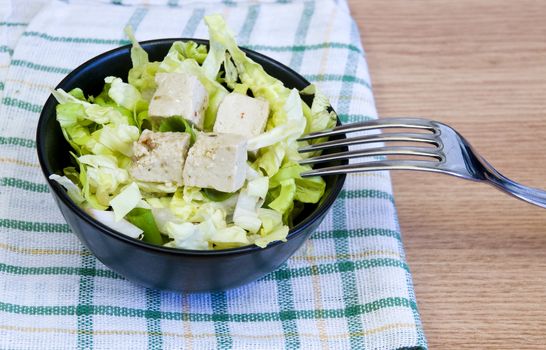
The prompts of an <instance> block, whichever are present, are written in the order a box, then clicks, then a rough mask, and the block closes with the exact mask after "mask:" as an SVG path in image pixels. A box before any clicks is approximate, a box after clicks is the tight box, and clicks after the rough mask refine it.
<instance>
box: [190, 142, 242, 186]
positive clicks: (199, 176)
mask: <svg viewBox="0 0 546 350" xmlns="http://www.w3.org/2000/svg"><path fill="white" fill-rule="evenodd" d="M246 160H247V150H246V139H245V138H242V137H241V136H240V135H235V134H221V133H208V134H205V133H200V134H198V135H197V140H196V141H195V143H194V144H193V146H192V147H191V148H190V150H189V152H188V158H187V159H186V164H185V165H184V185H186V186H196V187H204V188H212V189H215V190H217V191H221V192H235V191H237V190H239V189H240V188H241V187H243V183H244V182H245V178H246V170H247V164H246Z"/></svg>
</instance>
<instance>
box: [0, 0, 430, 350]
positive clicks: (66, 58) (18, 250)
mask: <svg viewBox="0 0 546 350" xmlns="http://www.w3.org/2000/svg"><path fill="white" fill-rule="evenodd" d="M211 13H220V14H222V15H223V16H224V17H225V18H226V20H227V22H228V24H229V26H230V27H231V28H232V29H233V30H234V32H235V33H236V34H237V39H238V41H239V43H240V44H241V45H242V46H246V47H249V48H252V49H254V50H257V51H259V52H262V53H264V54H266V55H269V56H271V57H273V58H275V59H277V60H279V61H281V62H283V63H285V64H287V65H289V66H290V67H292V68H293V69H294V70H296V71H298V72H300V73H302V74H303V75H304V76H305V77H306V78H307V79H308V80H309V81H311V82H314V83H316V84H318V86H319V87H320V88H321V89H322V91H324V92H325V93H326V94H327V95H328V96H329V97H330V100H331V102H332V104H333V106H334V108H335V109H336V110H337V112H338V113H339V115H340V117H341V119H342V121H343V122H345V123H350V122H356V121H361V120H365V119H367V118H375V117H376V110H375V107H374V101H373V96H372V91H371V86H370V78H369V75H368V71H367V66H366V62H365V60H364V52H363V49H362V47H361V45H360V37H359V33H358V28H357V26H356V25H355V22H354V21H353V20H352V18H351V16H350V13H349V9H348V6H347V4H346V3H345V1H344V0H338V1H333V0H316V1H286V0H285V1H277V2H275V1H240V2H239V1H223V2H219V1H213V0H209V1H189V2H188V1H174V0H170V1H166V0H165V1H159V0H149V1H143V0H133V1H129V0H127V1H126V0H124V1H121V0H118V1H111V3H110V2H108V1H46V0H41V1H30V0H28V1H21V0H0V40H1V41H0V94H1V104H0V163H1V165H0V348H1V349H75V348H78V349H92V348H95V349H146V348H148V349H161V348H164V349H214V348H219V349H231V348H232V349H313V350H315V349H426V341H425V338H424V335H423V331H422V327H421V322H420V320H419V314H418V311H417V305H416V301H415V297H414V293H413V287H412V281H411V275H410V272H409V268H408V266H407V264H406V261H405V256H404V250H403V247H402V242H401V237H400V231H399V226H398V223H397V218H396V209H395V206H394V201H393V196H392V192H391V184H390V179H389V175H388V173H369V174H362V175H355V176H349V177H348V178H347V182H346V186H345V188H344V190H343V191H342V193H341V196H340V198H339V199H338V200H337V201H336V203H335V204H334V206H333V209H332V210H331V211H330V213H329V214H328V215H327V217H326V219H325V220H324V222H323V223H322V225H321V226H320V228H319V230H318V231H317V232H315V233H314V235H313V236H312V238H311V239H310V240H309V241H308V242H307V244H306V245H305V246H304V247H303V248H302V249H301V250H300V251H299V252H298V253H297V254H296V255H295V256H293V257H292V258H291V259H290V260H289V261H288V262H287V263H286V264H285V265H283V266H282V267H281V268H280V269H279V270H277V271H275V272H273V273H271V274H270V275H268V276H266V277H264V278H262V279H261V280H259V281H257V282H254V283H251V284H249V285H246V286H244V287H241V288H238V289H235V290H230V291H226V292H219V293H203V294H180V293H173V292H163V291H158V290H152V289H146V288H142V287H140V286H137V285H134V284H133V283H130V282H128V281H126V280H124V279H123V278H121V277H120V276H118V275H117V274H115V273H113V272H111V271H109V270H108V268H107V267H105V266H104V265H102V264H101V263H100V262H99V261H97V260H96V259H95V258H94V257H93V256H92V255H91V254H90V252H89V251H87V250H86V249H85V248H83V247H82V246H81V244H80V243H79V241H78V240H77V239H76V237H75V236H74V235H73V234H72V233H71V232H70V229H69V227H68V226H67V225H66V223H65V221H64V220H63V218H62V216H61V215H60V213H59V211H58V210H57V208H56V206H55V204H54V202H53V200H52V197H51V195H50V194H49V193H48V187H47V186H46V184H45V181H44V178H43V175H42V173H41V171H40V168H39V166H38V162H37V157H36V150H35V141H34V135H35V131H36V130H35V126H36V123H37V120H38V116H39V113H40V110H41V106H42V105H43V103H44V102H45V100H46V98H47V97H48V95H49V94H50V92H51V89H52V88H53V87H54V86H55V85H56V84H57V83H58V82H59V81H60V80H61V79H62V78H63V77H64V76H65V75H66V74H67V73H69V72H70V71H71V70H72V69H74V68H75V67H77V66H78V65H80V64H81V63H83V62H84V61H86V60H88V59H89V58H91V57H93V56H95V55H97V54H99V53H101V52H104V51H106V50H109V49H112V48H114V47H117V46H119V45H123V44H126V43H127V40H126V38H125V37H124V34H123V29H124V27H125V26H126V25H128V24H129V25H131V26H132V27H133V28H134V30H135V33H136V36H137V38H139V39H140V40H147V39H153V38H162V37H197V38H207V30H206V28H205V26H204V23H203V21H202V18H203V16H204V15H206V14H211Z"/></svg>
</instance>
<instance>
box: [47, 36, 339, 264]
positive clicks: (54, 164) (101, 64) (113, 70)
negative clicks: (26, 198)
mask: <svg viewBox="0 0 546 350" xmlns="http://www.w3.org/2000/svg"><path fill="white" fill-rule="evenodd" d="M176 40H193V41H195V42H197V43H200V44H206V45H208V41H207V40H199V39H160V40H150V41H144V42H141V45H142V47H143V48H144V49H145V50H146V51H147V52H148V55H149V59H150V61H161V60H162V59H163V58H164V57H165V55H166V54H167V52H168V50H169V48H170V46H171V45H172V43H173V42H174V41H176ZM244 50H245V52H246V53H247V55H248V56H249V57H250V58H252V59H253V60H254V61H256V62H258V63H260V64H261V65H262V66H263V67H264V69H265V71H266V72H267V73H268V74H270V75H272V76H274V77H276V78H277V79H279V80H281V81H282V82H283V83H284V85H285V86H287V87H289V88H297V89H300V90H301V89H303V88H304V87H306V86H307V85H309V82H308V81H307V80H305V79H304V78H303V77H302V76H300V75H299V74H298V73H296V72H294V71H293V70H291V69H290V68H288V67H286V66H284V65H282V64H281V63H279V62H277V61H275V60H273V59H271V58H269V57H267V56H264V55H262V54H260V53H257V52H254V51H251V50H247V49H244ZM131 67H132V63H131V58H130V46H124V47H121V48H118V49H114V50H112V51H108V52H106V53H104V54H102V55H99V56H97V57H95V58H93V59H91V60H89V61H88V62H86V63H84V64H83V65H81V66H80V67H78V68H77V69H76V70H74V71H73V72H72V73H70V74H69V75H68V76H67V77H66V78H65V79H64V80H63V81H62V82H61V83H60V84H59V85H58V86H57V88H62V89H63V90H65V91H70V90H71V89H74V88H80V89H82V90H83V91H84V93H85V94H86V95H97V94H99V93H100V92H101V91H102V88H103V86H104V78H105V77H107V76H117V77H121V78H122V79H123V80H125V81H126V80H127V75H128V73H129V70H130V68H131ZM303 98H304V100H306V102H308V103H310V102H311V101H312V97H310V96H304V97H303ZM56 105H57V102H56V100H55V99H54V97H53V96H50V97H49V99H48V100H47V102H46V104H45V106H44V108H43V110H42V114H41V116H40V121H39V123H38V130H37V148H38V158H39V160H40V164H41V166H42V170H43V172H44V175H45V176H46V178H47V179H48V181H49V185H50V187H51V188H52V190H53V191H54V192H55V193H56V194H57V196H58V197H59V198H60V200H62V201H63V202H65V203H66V204H68V205H69V207H71V208H72V209H73V210H74V211H75V212H76V213H77V215H78V216H80V217H81V218H82V219H85V220H87V221H90V222H92V223H93V224H94V225H96V226H98V227H99V228H100V229H101V230H102V231H105V232H106V233H108V234H110V235H114V236H116V237H117V238H120V239H124V240H130V241H134V243H135V244H138V245H144V246H148V247H154V248H156V249H162V250H171V251H173V250H174V251H180V252H196V251H189V250H184V249H174V248H166V247H159V246H155V245H151V244H148V243H146V242H143V241H139V240H136V239H132V238H129V237H127V236H125V235H122V234H120V233H118V232H116V231H113V230H111V229H110V228H108V227H106V226H104V225H102V224H101V223H99V222H97V221H95V220H93V219H92V218H91V217H90V216H88V215H87V214H86V213H85V212H84V211H83V210H82V209H80V208H79V207H78V206H76V205H75V204H74V203H73V202H72V201H71V200H70V198H69V197H68V196H67V195H66V192H65V191H64V189H63V188H62V187H61V186H60V185H58V184H57V183H56V182H55V181H50V180H49V175H51V174H54V173H56V174H61V173H62V170H63V168H65V167H67V166H70V165H73V164H72V163H71V159H70V155H69V150H70V146H69V144H68V143H67V142H66V140H65V139H64V137H63V134H62V131H61V129H60V127H59V125H58V123H57V121H56V112H55V107H56ZM339 123H340V122H339V120H338V124H339ZM338 138H344V136H339V137H338ZM341 150H346V147H345V149H341ZM336 151H340V149H337V150H336ZM325 153H327V152H325ZM345 163H347V162H346V161H345V162H339V161H338V162H337V163H324V164H322V165H321V167H325V166H331V165H338V164H345ZM325 181H326V192H325V194H324V196H323V197H322V199H321V200H320V202H319V203H317V204H314V205H305V207H304V210H303V211H302V212H301V213H300V215H298V217H297V218H296V221H295V223H294V224H295V226H294V227H293V228H292V229H291V230H290V233H289V235H288V239H290V237H292V236H294V235H297V234H298V233H299V232H301V231H303V230H304V229H305V227H307V226H308V225H309V224H310V223H311V222H313V220H314V219H316V218H318V217H321V216H322V214H323V213H324V212H325V211H326V210H328V208H329V207H330V206H331V205H332V203H333V201H334V200H335V199H336V197H337V196H338V194H339V192H340V191H341V188H342V187H343V183H344V181H345V175H335V176H327V177H325ZM279 243H280V242H274V243H272V244H270V246H271V245H275V244H279ZM249 249H251V250H252V249H262V248H258V247H255V246H248V247H241V248H233V249H225V250H223V251H224V252H229V251H231V252H239V251H243V250H249ZM207 252H216V253H218V252H221V251H202V252H201V253H204V254H207Z"/></svg>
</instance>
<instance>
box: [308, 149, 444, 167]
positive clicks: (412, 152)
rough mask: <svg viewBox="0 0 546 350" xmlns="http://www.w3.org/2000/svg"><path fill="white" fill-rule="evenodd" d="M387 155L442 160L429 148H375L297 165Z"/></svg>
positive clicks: (311, 159)
mask: <svg viewBox="0 0 546 350" xmlns="http://www.w3.org/2000/svg"><path fill="white" fill-rule="evenodd" d="M387 155H405V156H423V157H433V158H436V159H438V160H441V159H442V156H441V155H440V154H439V153H438V152H436V149H434V148H430V147H407V146H399V147H397V146H392V147H376V148H368V149H361V150H355V151H348V152H337V153H332V154H324V155H321V156H317V157H312V158H307V159H302V160H300V161H299V164H302V165H304V164H316V163H324V162H328V161H332V160H339V159H350V158H357V157H370V156H387Z"/></svg>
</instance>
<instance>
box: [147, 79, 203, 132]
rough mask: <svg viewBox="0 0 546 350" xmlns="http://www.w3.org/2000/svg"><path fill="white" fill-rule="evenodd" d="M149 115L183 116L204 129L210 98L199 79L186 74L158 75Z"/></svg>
mask: <svg viewBox="0 0 546 350" xmlns="http://www.w3.org/2000/svg"><path fill="white" fill-rule="evenodd" d="M155 81H156V83H157V90H156V91H155V93H154V95H153V97H152V100H151V101H150V107H149V109H148V114H149V115H150V116H151V117H172V116H181V117H183V118H184V119H186V120H188V121H190V122H191V123H193V124H194V125H195V126H196V127H197V128H199V129H202V128H203V122H204V121H205V110H206V109H207V104H208V100H209V96H208V93H207V90H205V87H204V86H203V84H201V82H200V81H199V79H197V77H195V76H193V75H188V74H184V73H157V74H156V76H155Z"/></svg>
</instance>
